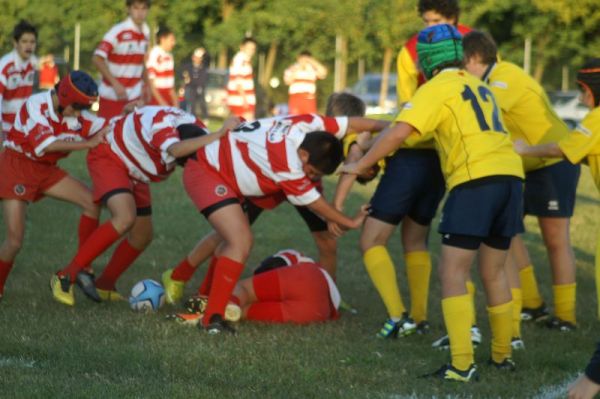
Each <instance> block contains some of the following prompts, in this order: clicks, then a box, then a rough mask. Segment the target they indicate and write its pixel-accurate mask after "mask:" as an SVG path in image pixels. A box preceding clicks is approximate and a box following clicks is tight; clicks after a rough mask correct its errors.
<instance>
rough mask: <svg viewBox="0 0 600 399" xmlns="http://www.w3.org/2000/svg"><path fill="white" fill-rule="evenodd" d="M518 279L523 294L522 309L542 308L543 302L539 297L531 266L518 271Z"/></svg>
mask: <svg viewBox="0 0 600 399" xmlns="http://www.w3.org/2000/svg"><path fill="white" fill-rule="evenodd" d="M519 279H520V280H521V291H522V293H523V307H524V308H529V309H535V308H539V307H540V306H542V304H543V303H544V300H543V299H542V296H541V295H540V290H539V289H538V285H537V281H536V279H535V272H534V271H533V265H529V266H527V267H526V268H524V269H521V270H520V271H519Z"/></svg>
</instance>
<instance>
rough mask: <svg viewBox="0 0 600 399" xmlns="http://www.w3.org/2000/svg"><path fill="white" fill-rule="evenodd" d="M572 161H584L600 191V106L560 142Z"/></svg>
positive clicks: (559, 144) (562, 149) (566, 155)
mask: <svg viewBox="0 0 600 399" xmlns="http://www.w3.org/2000/svg"><path fill="white" fill-rule="evenodd" d="M558 146H559V147H560V149H561V151H562V152H563V154H565V157H566V158H567V159H568V160H569V161H570V162H571V163H579V162H582V161H584V162H585V163H587V164H588V165H589V167H590V172H591V173H592V178H593V179H594V183H596V187H597V188H598V191H600V107H597V108H594V109H593V110H592V111H590V113H589V114H587V116H586V117H585V118H584V119H583V121H582V122H581V123H580V124H579V125H578V126H577V128H576V129H575V130H574V131H573V132H572V133H571V134H569V135H568V136H566V137H564V138H563V139H562V140H560V141H559V142H558Z"/></svg>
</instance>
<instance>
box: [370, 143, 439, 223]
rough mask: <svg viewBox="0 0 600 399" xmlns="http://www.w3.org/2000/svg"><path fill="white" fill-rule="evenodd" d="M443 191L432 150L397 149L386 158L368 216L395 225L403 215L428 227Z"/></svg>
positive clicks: (434, 152)
mask: <svg viewBox="0 0 600 399" xmlns="http://www.w3.org/2000/svg"><path fill="white" fill-rule="evenodd" d="M445 191H446V183H445V181H444V176H443V175H442V169H441V167H440V159H439V157H438V155H437V152H436V151H435V150H424V149H401V150H398V151H396V152H395V153H394V155H392V156H390V157H388V158H386V162H385V171H384V173H383V176H381V180H380V181H379V184H378V185H377V189H376V190H375V194H374V195H373V198H372V199H371V210H370V211H369V217H372V218H375V219H377V220H381V221H382V222H385V223H389V224H393V225H397V224H398V223H400V222H401V221H402V219H403V218H404V216H409V217H410V218H411V219H412V220H414V221H415V222H417V223H419V224H421V225H423V226H428V225H430V224H431V221H432V220H433V218H434V217H435V213H436V211H437V209H438V206H439V204H440V201H441V200H442V198H443V197H444V192H445Z"/></svg>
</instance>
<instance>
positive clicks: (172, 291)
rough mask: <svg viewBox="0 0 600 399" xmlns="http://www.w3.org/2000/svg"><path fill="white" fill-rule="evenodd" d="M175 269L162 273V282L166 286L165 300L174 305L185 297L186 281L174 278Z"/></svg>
mask: <svg viewBox="0 0 600 399" xmlns="http://www.w3.org/2000/svg"><path fill="white" fill-rule="evenodd" d="M172 273H173V269H168V270H166V271H165V272H164V273H163V274H162V283H163V287H165V294H166V295H165V300H166V302H167V303H168V304H170V305H174V304H176V303H177V302H179V301H180V300H181V298H183V290H184V288H185V283H184V282H183V281H177V280H173V279H172V278H171V274H172Z"/></svg>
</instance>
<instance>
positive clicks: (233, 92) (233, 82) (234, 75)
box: [227, 37, 256, 120]
mask: <svg viewBox="0 0 600 399" xmlns="http://www.w3.org/2000/svg"><path fill="white" fill-rule="evenodd" d="M255 53H256V41H255V40H254V39H252V38H249V37H247V38H245V39H244V40H243V41H242V44H240V51H238V52H237V54H236V55H235V56H234V57H233V60H232V61H231V65H230V66H229V81H228V82H227V105H229V110H230V111H231V113H232V114H233V115H235V116H239V117H242V118H244V119H246V120H253V119H254V111H255V109H256V95H255V93H254V75H253V73H252V57H254V54H255Z"/></svg>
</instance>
